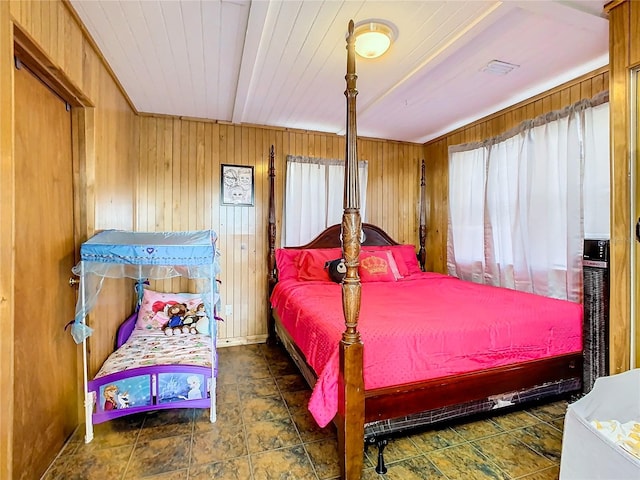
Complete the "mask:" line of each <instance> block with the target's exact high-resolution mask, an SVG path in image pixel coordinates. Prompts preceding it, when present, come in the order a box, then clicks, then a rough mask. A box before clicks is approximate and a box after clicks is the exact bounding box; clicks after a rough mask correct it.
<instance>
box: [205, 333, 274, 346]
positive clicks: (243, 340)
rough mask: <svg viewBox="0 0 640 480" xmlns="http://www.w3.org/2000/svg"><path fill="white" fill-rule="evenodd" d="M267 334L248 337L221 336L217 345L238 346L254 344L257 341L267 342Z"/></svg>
mask: <svg viewBox="0 0 640 480" xmlns="http://www.w3.org/2000/svg"><path fill="white" fill-rule="evenodd" d="M266 341H267V335H266V334H265V335H250V336H248V337H234V338H219V339H218V340H217V341H216V347H217V348H222V347H237V346H238V345H252V344H255V343H265V342H266Z"/></svg>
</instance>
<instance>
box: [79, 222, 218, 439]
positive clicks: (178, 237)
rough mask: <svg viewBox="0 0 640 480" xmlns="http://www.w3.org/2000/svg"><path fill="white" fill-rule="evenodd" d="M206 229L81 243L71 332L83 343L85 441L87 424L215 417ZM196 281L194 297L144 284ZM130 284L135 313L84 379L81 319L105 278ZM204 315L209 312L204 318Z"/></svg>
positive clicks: (214, 294)
mask: <svg viewBox="0 0 640 480" xmlns="http://www.w3.org/2000/svg"><path fill="white" fill-rule="evenodd" d="M215 242H216V236H215V233H214V232H212V231H210V230H205V231H196V232H153V233H149V232H123V231H116V230H108V231H104V232H100V233H98V234H97V235H95V236H94V237H92V238H91V239H89V240H88V241H87V242H85V243H83V244H82V247H81V250H80V256H81V260H80V262H79V263H78V265H76V266H75V267H74V273H76V274H77V275H79V276H80V295H79V297H78V305H77V308H76V318H75V320H74V323H73V325H72V335H73V337H74V339H75V340H76V342H78V343H82V344H83V359H84V384H85V420H86V432H85V441H86V442H87V443H88V442H90V441H91V440H92V439H93V424H97V423H101V422H104V421H107V420H110V419H113V418H117V417H121V416H123V415H130V414H133V413H139V412H144V411H148V410H159V409H166V408H209V409H210V415H209V417H210V420H211V421H212V422H214V421H215V420H216V409H215V389H216V375H217V354H216V348H215V338H216V331H217V329H216V322H215V318H216V317H215V313H216V311H217V304H218V303H219V294H218V287H217V282H216V276H217V274H218V273H219V271H220V268H219V262H218V255H219V253H218V252H217V250H216V248H215ZM175 276H184V277H187V278H190V279H197V281H196V282H195V284H196V289H197V290H199V291H198V292H196V293H163V292H157V291H154V290H152V289H150V288H147V287H146V286H144V283H145V282H146V280H150V279H152V280H158V279H164V278H171V277H175ZM121 277H128V278H133V279H135V280H136V290H137V293H138V302H137V311H136V313H134V314H133V315H131V316H130V317H129V318H127V319H126V320H125V321H124V322H123V323H122V324H121V325H120V327H119V329H118V333H117V338H116V350H115V351H114V352H113V353H112V354H111V355H110V356H109V357H108V358H107V360H106V361H105V362H104V364H103V365H102V367H101V368H100V370H99V371H98V373H97V374H96V376H95V377H94V378H93V379H92V380H89V379H88V365H87V346H86V343H87V342H86V339H87V337H88V336H89V335H91V334H92V332H93V328H90V327H88V326H87V322H86V318H87V314H88V313H89V311H90V310H91V308H92V307H93V306H94V305H95V303H96V300H97V297H98V294H99V292H100V290H101V287H102V283H103V281H104V279H105V278H121ZM208 312H212V313H211V314H209V313H208Z"/></svg>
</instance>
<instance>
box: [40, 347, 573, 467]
mask: <svg viewBox="0 0 640 480" xmlns="http://www.w3.org/2000/svg"><path fill="white" fill-rule="evenodd" d="M219 353H220V361H219V366H220V369H219V370H220V373H219V377H218V393H217V402H218V409H217V414H218V420H217V422H216V423H213V424H212V423H210V422H209V420H208V410H163V411H159V412H152V413H149V414H141V415H135V416H129V417H124V418H121V419H118V420H114V421H111V422H106V423H102V424H99V425H96V426H95V438H94V440H93V441H92V442H91V443H89V444H85V443H83V441H82V435H83V429H82V428H80V429H79V431H78V432H76V434H75V435H73V436H72V438H71V439H70V441H69V442H68V444H67V445H66V446H65V448H64V449H63V451H62V452H61V453H60V455H59V457H58V458H57V459H56V461H55V462H54V463H53V465H52V466H51V467H50V469H49V470H48V472H47V473H46V474H45V475H44V477H43V478H44V479H46V480H53V479H60V480H63V479H64V480H71V479H82V480H89V479H99V480H104V479H106V478H108V479H110V480H114V479H127V480H129V479H131V480H134V479H141V478H148V479H155V480H186V479H189V480H196V479H197V480H200V479H238V480H266V479H287V480H306V479H310V480H324V479H335V478H338V476H339V469H338V458H337V444H336V436H335V429H334V428H333V427H327V428H325V429H320V428H318V427H317V426H316V425H315V423H314V421H313V419H312V418H311V417H310V415H309V413H308V412H307V410H306V407H305V404H306V402H307V400H308V398H309V394H310V391H309V389H308V388H307V386H306V384H305V383H304V380H303V379H302V377H301V376H300V375H299V374H298V373H297V370H296V368H295V367H294V365H293V364H292V363H291V361H290V360H289V359H288V357H287V356H286V353H284V351H283V350H281V349H280V348H278V347H273V348H272V347H267V346H266V345H250V346H243V347H229V348H222V349H220V350H219ZM566 406H567V403H566V402H564V401H559V402H554V403H550V404H547V405H542V406H537V407H532V408H529V409H527V410H524V411H517V412H512V413H508V414H504V415H501V416H497V417H492V418H490V419H482V420H476V421H474V422H470V423H462V424H455V425H452V426H450V427H446V428H442V429H438V430H430V431H426V432H422V433H415V434H413V435H408V436H405V437H401V438H397V439H393V440H391V441H390V443H389V445H388V447H387V448H386V450H385V462H386V465H387V467H388V472H387V474H386V475H384V476H382V475H377V474H376V473H375V471H374V469H373V467H374V466H375V461H376V458H377V449H375V448H369V450H368V451H367V452H366V454H365V471H364V474H363V478H364V479H376V480H382V479H389V480H392V479H393V480H411V479H422V478H429V479H449V480H454V479H464V480H467V479H469V480H471V479H527V480H546V479H556V478H558V470H559V461H560V450H561V442H562V426H563V420H564V412H565V409H566Z"/></svg>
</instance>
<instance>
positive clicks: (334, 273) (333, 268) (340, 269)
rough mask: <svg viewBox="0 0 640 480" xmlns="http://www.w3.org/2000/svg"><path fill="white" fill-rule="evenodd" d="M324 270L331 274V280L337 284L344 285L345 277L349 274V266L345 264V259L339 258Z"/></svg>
mask: <svg viewBox="0 0 640 480" xmlns="http://www.w3.org/2000/svg"><path fill="white" fill-rule="evenodd" d="M324 268H325V269H326V270H327V273H328V274H329V278H330V279H331V280H332V281H334V282H336V283H342V280H344V277H345V275H346V274H347V266H346V265H345V263H344V258H337V259H335V260H331V261H329V262H327V263H325V264H324Z"/></svg>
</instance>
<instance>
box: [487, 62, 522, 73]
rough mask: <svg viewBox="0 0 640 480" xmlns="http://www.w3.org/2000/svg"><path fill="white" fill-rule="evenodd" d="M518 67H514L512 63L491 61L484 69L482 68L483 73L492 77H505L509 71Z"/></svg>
mask: <svg viewBox="0 0 640 480" xmlns="http://www.w3.org/2000/svg"><path fill="white" fill-rule="evenodd" d="M519 66H520V65H515V64H513V63H508V62H503V61H501V60H491V61H490V62H489V63H487V64H486V65H485V66H484V67H482V69H481V70H482V71H483V72H487V73H491V74H492V75H506V74H507V73H509V72H510V71H512V70H513V69H515V68H518V67H519Z"/></svg>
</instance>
